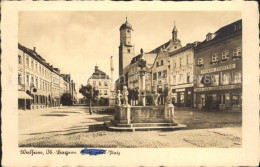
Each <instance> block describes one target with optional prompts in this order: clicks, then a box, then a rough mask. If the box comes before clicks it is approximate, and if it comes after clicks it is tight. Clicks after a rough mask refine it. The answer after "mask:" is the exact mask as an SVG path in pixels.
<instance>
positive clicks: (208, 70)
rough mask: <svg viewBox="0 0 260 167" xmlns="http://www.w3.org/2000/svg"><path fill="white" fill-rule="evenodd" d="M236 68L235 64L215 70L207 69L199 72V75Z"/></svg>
mask: <svg viewBox="0 0 260 167" xmlns="http://www.w3.org/2000/svg"><path fill="white" fill-rule="evenodd" d="M233 68H236V64H229V65H226V66H221V67H216V68H209V69H205V70H201V74H206V73H211V72H217V71H224V70H229V69H233Z"/></svg>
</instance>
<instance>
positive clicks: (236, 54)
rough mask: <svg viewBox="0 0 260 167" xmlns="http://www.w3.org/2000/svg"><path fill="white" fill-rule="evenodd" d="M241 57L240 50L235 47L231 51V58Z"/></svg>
mask: <svg viewBox="0 0 260 167" xmlns="http://www.w3.org/2000/svg"><path fill="white" fill-rule="evenodd" d="M241 57H242V52H241V48H240V47H237V48H234V49H233V58H241Z"/></svg>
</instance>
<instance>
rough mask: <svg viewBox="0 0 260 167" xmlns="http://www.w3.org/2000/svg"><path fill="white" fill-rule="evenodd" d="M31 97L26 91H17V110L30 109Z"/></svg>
mask: <svg viewBox="0 0 260 167" xmlns="http://www.w3.org/2000/svg"><path fill="white" fill-rule="evenodd" d="M32 99H33V98H32V97H31V96H30V95H28V94H27V93H26V92H23V91H18V109H19V110H30V109H31V103H32Z"/></svg>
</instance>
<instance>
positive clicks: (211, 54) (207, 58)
mask: <svg viewBox="0 0 260 167" xmlns="http://www.w3.org/2000/svg"><path fill="white" fill-rule="evenodd" d="M195 75H196V77H197V79H196V80H197V82H196V84H195V88H194V92H195V103H196V106H197V107H198V108H200V109H203V108H206V109H220V110H221V109H223V110H226V109H231V110H241V109H242V20H238V21H236V22H234V23H231V24H229V25H226V26H224V27H222V28H220V29H219V30H217V31H216V32H215V33H208V34H207V36H206V40H205V41H203V42H202V43H200V44H198V46H197V47H196V48H195Z"/></svg>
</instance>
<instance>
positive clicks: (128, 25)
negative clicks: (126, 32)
mask: <svg viewBox="0 0 260 167" xmlns="http://www.w3.org/2000/svg"><path fill="white" fill-rule="evenodd" d="M123 29H131V30H133V29H132V25H131V24H130V23H128V22H127V17H126V21H125V23H124V24H122V25H121V27H120V29H119V30H120V31H121V30H123Z"/></svg>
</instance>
